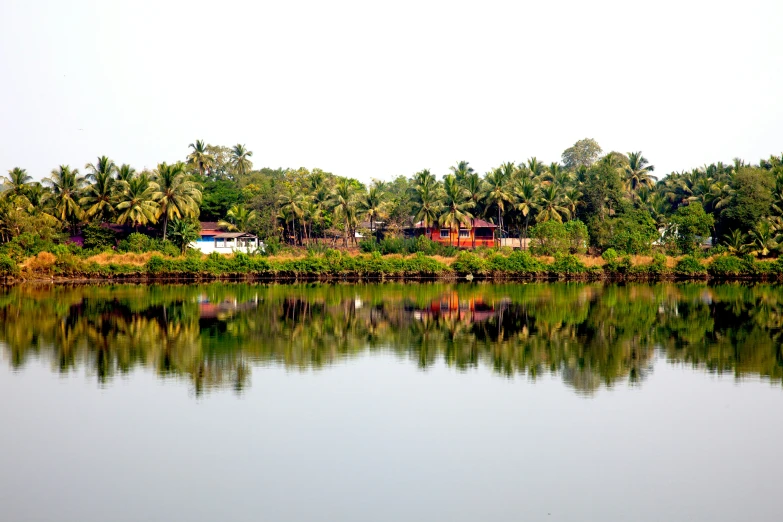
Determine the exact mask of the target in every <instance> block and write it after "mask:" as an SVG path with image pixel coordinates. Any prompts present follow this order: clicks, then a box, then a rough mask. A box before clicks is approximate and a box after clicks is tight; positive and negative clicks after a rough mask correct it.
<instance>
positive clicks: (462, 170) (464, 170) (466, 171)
mask: <svg viewBox="0 0 783 522" xmlns="http://www.w3.org/2000/svg"><path fill="white" fill-rule="evenodd" d="M449 170H450V171H451V173H452V174H454V177H455V178H456V180H457V183H459V184H460V185H462V184H463V182H464V181H465V178H466V177H468V176H469V175H471V174H473V172H474V170H473V167H471V166H470V163H469V162H467V161H460V162H458V163H457V164H456V165H455V166H454V167H449Z"/></svg>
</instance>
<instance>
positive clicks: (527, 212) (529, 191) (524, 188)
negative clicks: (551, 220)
mask: <svg viewBox="0 0 783 522" xmlns="http://www.w3.org/2000/svg"><path fill="white" fill-rule="evenodd" d="M514 196H515V200H516V204H515V205H514V206H515V207H516V209H517V210H518V211H519V212H520V213H521V214H522V216H523V217H524V218H525V229H524V234H523V236H522V237H523V238H524V239H527V231H528V228H529V226H530V216H531V215H532V214H533V212H534V211H535V210H536V209H537V208H538V186H537V185H536V184H535V183H534V182H533V180H531V179H528V178H524V179H522V180H520V181H519V182H518V183H517V185H516V188H515V190H514Z"/></svg>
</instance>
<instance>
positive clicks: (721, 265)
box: [707, 256, 748, 277]
mask: <svg viewBox="0 0 783 522" xmlns="http://www.w3.org/2000/svg"><path fill="white" fill-rule="evenodd" d="M747 268H748V267H747V265H746V264H745V263H744V262H743V261H742V259H740V258H738V257H736V256H719V257H716V258H715V259H713V260H712V262H711V263H710V264H709V266H708V267H707V271H708V272H709V274H710V275H712V276H714V277H727V276H738V275H743V274H746V270H747Z"/></svg>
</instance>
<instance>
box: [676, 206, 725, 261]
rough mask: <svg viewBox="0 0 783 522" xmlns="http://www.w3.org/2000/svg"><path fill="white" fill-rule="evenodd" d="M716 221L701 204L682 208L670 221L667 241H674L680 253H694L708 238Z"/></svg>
mask: <svg viewBox="0 0 783 522" xmlns="http://www.w3.org/2000/svg"><path fill="white" fill-rule="evenodd" d="M714 223H715V219H714V218H713V217H712V215H711V214H707V213H706V212H705V211H704V207H702V206H701V205H700V204H699V203H691V204H690V205H687V206H684V207H680V208H679V209H677V212H675V213H674V215H673V216H672V217H671V218H670V219H669V227H668V229H667V231H666V239H667V240H670V241H673V244H674V246H675V247H676V249H677V251H678V252H681V253H693V252H695V251H696V250H698V248H699V245H700V244H701V242H702V240H704V239H705V238H708V237H709V235H710V231H711V230H712V226H713V225H714Z"/></svg>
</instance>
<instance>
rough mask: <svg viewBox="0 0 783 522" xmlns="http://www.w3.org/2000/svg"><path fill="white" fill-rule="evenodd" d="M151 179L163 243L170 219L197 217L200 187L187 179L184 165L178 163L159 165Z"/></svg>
mask: <svg viewBox="0 0 783 522" xmlns="http://www.w3.org/2000/svg"><path fill="white" fill-rule="evenodd" d="M152 179H153V181H154V182H155V183H156V184H157V185H158V190H157V192H155V194H154V199H155V200H156V201H157V203H158V213H159V214H158V216H163V240H164V241H165V239H166V232H167V230H168V226H169V220H170V219H173V218H175V217H176V218H179V219H183V218H188V217H196V216H198V212H199V204H200V203H201V187H200V186H199V185H198V184H197V183H194V182H193V181H191V180H190V179H189V177H188V175H187V174H186V173H185V164H184V163H182V162H180V161H178V162H177V163H174V164H173V165H168V164H166V163H161V164H159V165H158V168H157V169H155V172H154V174H153V178H152Z"/></svg>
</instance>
